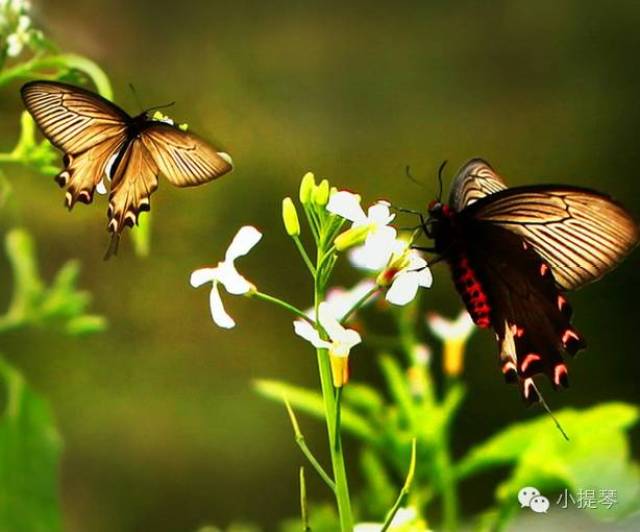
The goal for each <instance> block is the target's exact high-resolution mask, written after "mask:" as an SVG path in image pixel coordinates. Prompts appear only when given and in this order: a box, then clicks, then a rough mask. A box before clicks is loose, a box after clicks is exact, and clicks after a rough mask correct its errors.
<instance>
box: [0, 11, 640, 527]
mask: <svg viewBox="0 0 640 532" xmlns="http://www.w3.org/2000/svg"><path fill="white" fill-rule="evenodd" d="M34 4H35V10H36V21H37V22H38V23H39V24H40V25H41V26H42V27H44V29H45V30H46V31H47V32H48V33H49V35H50V36H51V38H52V39H53V40H54V41H55V42H57V43H58V44H59V45H60V47H61V48H62V49H63V50H68V51H77V52H79V53H82V54H84V55H87V56H89V57H91V58H93V59H95V60H96V61H97V62H98V63H99V64H101V65H102V66H103V67H104V68H105V70H106V71H107V73H108V74H109V75H110V77H111V79H112V81H113V83H114V87H115V89H116V101H117V102H118V103H119V104H121V105H123V106H124V107H125V108H126V109H128V110H129V111H130V112H137V104H136V102H135V99H134V98H133V96H132V95H131V93H130V91H129V89H128V87H127V84H128V83H130V82H131V83H133V84H134V85H135V86H136V88H137V90H138V92H139V94H140V96H141V98H142V100H143V102H144V104H145V105H153V104H159V103H164V102H168V101H173V100H175V101H176V102H177V103H176V105H175V107H174V108H172V109H171V110H170V114H171V116H172V117H174V118H175V119H176V120H177V121H180V122H188V123H189V124H190V126H191V128H192V129H193V130H194V131H197V132H200V133H201V134H202V135H204V136H205V137H207V138H210V139H212V140H214V141H216V142H217V143H218V144H219V145H220V146H221V147H224V148H225V149H226V150H227V151H229V152H230V153H231V154H232V155H233V157H234V160H235V162H236V164H237V169H236V170H235V171H234V173H233V174H231V175H229V176H226V177H224V178H223V179H221V180H219V181H217V182H215V183H212V184H210V185H208V186H204V187H199V188H197V189H187V190H177V189H173V188H172V187H171V186H169V185H168V184H167V183H166V182H163V183H161V186H160V189H159V190H158V192H157V193H156V194H155V195H154V196H153V207H154V219H153V243H152V253H151V256H150V257H149V258H147V259H139V258H136V257H135V256H134V255H133V253H132V250H131V248H130V246H129V245H128V243H127V242H125V243H124V245H123V246H122V247H121V251H120V255H119V256H118V257H117V259H116V260H111V261H109V262H106V263H105V262H103V261H102V255H103V252H104V249H105V247H106V243H107V235H106V232H105V209H106V205H105V202H104V200H103V199H102V198H100V199H99V200H98V201H96V202H95V203H97V205H95V204H94V205H93V206H90V207H85V206H83V205H79V206H78V207H77V208H76V209H74V212H73V213H72V214H69V213H67V212H66V210H65V209H63V207H62V199H63V198H62V194H61V192H60V191H59V190H58V188H57V187H56V186H55V184H54V183H53V181H52V180H50V179H47V178H42V177H41V176H39V175H36V174H29V172H27V171H24V170H13V171H11V172H8V174H7V175H8V177H9V178H10V180H11V182H12V184H13V186H14V191H15V194H16V195H17V196H19V197H20V198H21V201H20V202H19V203H20V205H21V207H20V208H18V207H14V209H16V210H15V212H12V213H11V218H12V219H15V218H14V217H16V216H17V218H18V219H19V221H20V222H21V223H22V224H23V225H24V226H26V227H27V228H29V229H30V230H31V231H32V232H33V234H34V236H35V237H36V239H37V241H38V243H39V246H40V247H39V254H40V258H41V262H42V265H43V269H44V274H45V276H46V275H50V274H52V273H53V272H54V271H56V269H57V268H58V267H59V266H60V264H61V263H62V262H64V261H65V260H66V259H67V258H69V257H78V258H79V259H80V260H81V261H82V265H83V273H82V278H81V283H80V284H81V286H82V287H84V288H87V289H89V290H90V291H91V292H92V293H93V294H94V296H95V297H94V304H93V307H92V308H93V310H94V311H95V312H99V313H102V314H104V315H106V316H107V317H108V319H109V321H110V328H109V331H108V332H107V333H105V334H100V335H96V336H93V337H91V338H90V339H74V338H68V337H66V336H63V335H58V334H56V333H53V332H51V331H42V332H39V333H29V334H24V333H14V334H12V335H10V336H5V337H4V344H3V345H2V351H3V352H4V353H5V354H7V355H9V357H10V360H11V361H12V362H13V363H14V364H16V365H17V366H19V367H20V368H21V369H22V370H23V371H24V372H25V374H26V376H27V378H28V379H29V380H30V382H31V383H32V385H33V386H34V387H35V388H36V389H38V390H39V391H40V392H42V393H43V394H44V395H45V396H47V397H48V398H49V399H50V400H51V402H52V404H53V408H54V411H55V414H56V416H57V420H58V423H59V426H60V429H61V432H62V434H63V436H64V440H65V452H64V457H63V464H62V494H63V504H64V512H65V523H66V526H67V529H68V530H70V531H86V530H91V531H93V532H102V531H113V530H132V531H133V530H135V531H143V530H144V531H146V530H167V531H174V530H175V531H184V530H192V529H194V528H195V527H197V526H198V525H200V524H202V523H206V522H209V523H216V524H218V525H222V526H224V525H226V524H228V523H230V522H232V521H237V520H238V519H241V520H245V521H251V522H255V523H259V524H260V525H261V526H263V527H265V528H267V529H269V528H273V527H274V526H275V523H276V522H278V521H279V520H280V519H282V518H283V517H285V516H295V515H296V514H297V511H298V502H297V466H298V465H299V464H300V463H302V458H301V456H300V455H299V452H298V449H297V447H296V446H295V443H294V441H293V438H292V434H291V429H290V426H289V424H288V420H287V418H286V415H285V413H284V411H283V409H282V408H281V407H280V406H278V405H276V404H272V403H269V402H267V401H265V400H264V399H262V398H260V397H258V396H257V395H256V394H255V392H254V391H253V390H252V381H253V380H254V379H257V378H263V377H268V378H281V379H286V380H289V381H292V382H295V383H298V384H302V385H308V386H315V385H316V368H315V357H314V356H313V355H312V353H311V352H310V351H309V350H308V349H306V346H305V345H304V344H303V343H302V341H301V340H299V339H298V338H295V337H294V336H293V335H292V334H291V321H290V318H289V316H287V315H284V314H282V313H279V312H275V311H274V309H273V308H270V307H269V306H266V305H263V304H261V303H259V302H252V301H247V300H244V299H242V298H235V299H227V301H228V303H227V304H228V307H229V310H230V312H231V313H232V315H233V316H234V317H235V318H236V320H237V322H238V324H239V325H238V327H237V328H236V329H234V330H232V331H223V330H220V329H217V328H215V327H214V326H213V324H212V322H211V320H210V318H209V314H208V303H207V291H206V289H201V290H194V289H192V288H191V287H190V286H189V285H188V277H189V273H190V272H191V270H193V269H195V268H196V267H199V266H201V265H203V264H207V263H211V262H214V261H216V260H218V258H219V257H221V254H222V253H223V252H224V249H225V248H226V246H227V243H228V242H229V240H230V238H231V237H232V236H233V234H234V233H235V231H236V230H237V228H238V227H239V226H240V225H242V224H247V223H251V224H255V225H257V226H258V227H260V228H261V229H262V230H263V231H264V233H265V237H264V239H263V241H262V242H261V244H260V245H259V247H258V248H257V250H256V252H255V253H253V254H252V255H251V256H249V257H247V258H246V259H243V263H242V271H243V272H245V273H246V274H247V276H249V277H250V278H251V279H252V280H253V281H254V282H255V283H256V284H257V285H258V286H259V287H260V288H261V289H263V290H264V291H267V292H271V293H274V294H279V295H282V296H285V297H286V298H288V299H290V300H291V301H292V302H294V303H295V304H297V305H299V306H301V307H306V306H307V305H308V303H309V302H310V288H311V287H310V284H309V280H308V279H307V278H306V276H305V271H304V269H303V268H302V267H300V264H299V258H298V256H297V254H296V252H295V250H294V248H293V246H292V245H291V243H290V241H289V240H288V239H287V238H286V236H285V235H284V233H283V231H282V229H281V221H280V201H281V198H282V197H283V196H285V195H294V194H295V193H296V191H297V185H298V182H299V179H300V177H301V176H302V175H303V173H304V172H306V171H307V170H313V171H314V172H315V173H316V175H317V176H318V177H322V178H324V177H326V178H328V179H329V180H330V181H331V182H332V183H333V184H336V185H338V186H340V187H345V188H350V189H354V190H357V191H358V192H360V193H361V194H362V195H363V197H364V198H365V200H366V201H373V200H374V199H377V198H380V197H384V198H387V199H390V200H391V201H393V202H394V203H395V204H398V205H404V206H407V207H412V208H418V209H425V207H426V204H427V202H428V201H429V200H430V199H431V198H432V197H433V196H434V194H435V193H436V190H437V187H436V179H435V175H436V169H437V167H438V166H439V164H440V163H441V162H442V161H443V160H444V159H448V160H449V161H450V163H449V167H448V169H447V177H448V178H449V179H450V176H451V175H452V173H453V171H454V170H455V169H456V168H457V167H459V166H460V165H461V164H463V163H464V162H465V160H466V159H468V158H470V157H472V156H483V157H485V158H486V159H487V160H489V161H490V162H492V163H493V165H494V166H495V167H496V168H497V170H498V171H499V172H500V173H502V174H503V175H504V176H505V177H506V178H507V180H508V182H509V183H510V184H512V185H522V184H526V183H541V182H562V183H569V184H576V185H586V186H591V187H594V188H597V189H601V190H604V191H607V192H609V193H610V194H612V195H613V196H614V197H616V198H618V199H620V200H622V201H623V202H624V203H625V204H626V205H627V206H628V207H629V209H630V210H631V211H632V212H634V213H635V214H636V215H640V196H639V194H640V174H639V169H640V150H639V149H638V147H639V145H638V142H639V141H638V138H639V136H638V127H639V124H640V106H639V105H638V95H639V94H640V69H639V68H638V63H637V57H638V50H639V49H640V33H639V32H638V31H637V30H638V27H640V4H638V2H634V1H632V0H629V1H617V2H614V3H605V2H597V1H592V2H586V1H582V0H573V1H566V0H553V1H547V0H543V1H539V2H529V1H524V0H505V1H496V2H491V3H488V2H478V1H457V2H394V3H389V2H371V1H369V2H352V3H349V5H345V3H344V2H329V1H323V2H287V1H272V2H256V1H236V2H211V1H204V0H192V1H189V2H174V1H170V0H156V1H153V2H151V1H148V2H143V1H132V0H126V1H125V0H84V1H82V2H78V1H73V0H55V2H54V1H50V2H44V1H40V2H38V1H35V2H34ZM18 88H19V86H18V85H17V84H16V85H15V87H13V88H12V89H11V90H6V91H4V92H3V93H2V95H0V110H1V111H0V112H1V116H2V120H1V121H0V133H1V135H0V138H1V139H2V146H0V148H2V149H8V148H10V147H11V146H12V145H13V139H15V135H16V134H17V127H18V116H19V113H20V110H21V103H20V100H19V95H18ZM407 164H410V165H411V167H412V169H413V173H414V175H415V176H416V177H417V178H419V179H420V180H422V181H424V182H425V187H422V188H421V187H419V186H417V185H415V184H414V183H412V182H411V181H409V180H408V179H407V178H406V177H405V174H404V167H405V165H407ZM17 209H19V210H17ZM2 223H3V224H4V225H5V226H6V224H7V219H5V220H3V222H2ZM639 266H640V254H639V253H635V254H634V255H632V256H631V257H630V258H629V259H628V260H627V261H626V263H625V264H623V265H622V266H621V267H620V268H619V269H618V270H617V271H616V272H615V273H613V274H612V275H610V276H608V277H606V278H605V279H603V280H602V281H600V282H598V283H596V284H595V285H592V286H589V287H588V288H586V289H584V290H582V291H579V292H578V293H576V294H574V295H573V296H572V298H571V300H572V303H573V306H574V309H575V310H576V317H575V323H576V324H577V326H578V327H579V329H580V330H582V331H583V332H584V333H585V335H586V336H587V339H588V342H589V349H588V350H587V351H586V352H585V353H584V354H583V355H581V356H580V357H579V359H578V360H577V361H576V362H575V363H574V364H573V365H572V368H571V378H572V387H571V389H570V390H569V391H567V392H564V393H558V394H555V393H552V392H549V393H548V397H547V399H548V400H549V402H550V403H551V404H552V406H553V407H554V408H556V409H557V408H560V407H562V406H587V405H592V404H595V403H597V402H601V401H605V400H614V399H620V400H625V401H630V402H634V403H637V402H638V401H639V400H640V392H639V388H638V376H639V375H640V357H638V348H637V332H638V319H639V317H640V313H639V312H638V297H639V296H640V289H639V288H638V287H639V286H640V268H639ZM0 272H2V273H1V275H2V279H3V280H2V282H1V294H2V302H5V301H6V299H7V298H8V286H9V283H10V281H9V279H8V278H7V274H8V265H7V263H6V259H4V258H2V259H0ZM434 274H435V279H436V280H435V284H434V288H433V289H432V290H430V291H429V293H428V294H426V296H425V304H426V306H427V307H428V308H430V309H436V310H438V311H440V312H442V313H445V314H450V315H453V314H455V313H457V312H458V310H459V307H460V303H459V301H458V299H457V296H456V294H455V292H454V290H453V286H452V283H451V281H450V279H449V276H448V272H447V271H446V269H445V268H444V267H442V266H437V267H435V268H434ZM356 279H357V275H356V274H355V273H354V272H352V271H350V270H349V268H347V267H345V268H342V269H341V270H340V274H339V280H340V281H341V282H344V283H345V284H350V283H351V282H353V281H355V280H356ZM425 333H426V331H425ZM436 354H437V353H436ZM436 361H437V358H436ZM353 362H354V367H353V373H354V378H355V379H362V380H368V381H372V382H377V381H378V380H379V375H378V374H377V369H376V366H375V364H374V363H373V354H372V353H369V352H367V351H366V350H360V351H358V352H357V353H355V355H354V357H353ZM465 379H466V381H467V383H468V390H469V393H468V400H467V401H466V404H465V406H464V408H463V410H462V414H461V416H460V417H459V419H458V420H457V428H456V437H455V438H454V445H455V447H456V451H457V452H458V453H462V452H463V451H464V450H465V449H466V448H468V447H469V446H470V445H471V444H473V443H474V442H477V441H479V440H480V439H482V438H484V437H486V436H488V435H490V434H491V433H492V432H494V431H495V430H497V429H498V428H500V427H503V426H505V425H507V424H509V423H511V422H513V421H516V420H523V419H529V418H530V417H531V416H533V415H534V414H536V412H535V411H532V410H526V409H525V408H524V407H523V406H522V404H521V403H520V401H519V398H518V396H517V392H516V390H515V389H513V388H510V387H505V386H504V384H503V383H502V379H501V376H500V375H499V372H498V371H497V366H496V354H495V346H494V343H493V341H492V335H491V334H489V333H486V332H480V333H478V334H477V335H476V336H475V337H474V339H473V341H472V343H471V348H470V352H469V354H468V357H467V361H466V369H465ZM321 429H322V427H321V425H320V424H319V423H317V422H315V421H313V420H308V419H305V420H304V430H305V433H306V435H307V438H308V439H309V440H310V441H311V446H312V447H313V448H315V449H323V448H324V444H325V440H324V438H325V437H324V434H323V432H322V430H321ZM634 436H635V438H636V440H635V441H636V445H635V449H636V456H637V454H638V453H637V450H638V445H637V436H638V434H637V432H636V433H635V434H634ZM352 465H353V466H354V467H353V471H352V476H353V478H354V481H353V482H354V484H355V485H357V475H358V472H357V465H356V461H355V460H352ZM495 480H496V478H493V477H486V478H483V479H481V480H480V481H476V483H475V484H473V485H468V486H466V491H463V501H464V507H465V509H466V510H467V512H468V513H470V512H472V511H474V510H477V509H479V508H481V507H485V506H486V505H487V504H488V503H489V501H490V500H491V499H492V490H493V486H494V483H495ZM314 486H315V485H314V484H311V488H312V489H313V487H314ZM322 493H325V492H324V490H322V489H321V488H318V489H317V490H315V493H314V497H315V498H316V499H317V498H321V496H317V495H315V494H322Z"/></svg>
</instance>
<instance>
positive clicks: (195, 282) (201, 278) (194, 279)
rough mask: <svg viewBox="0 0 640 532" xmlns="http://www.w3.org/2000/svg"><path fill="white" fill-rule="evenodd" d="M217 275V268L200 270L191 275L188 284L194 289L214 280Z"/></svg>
mask: <svg viewBox="0 0 640 532" xmlns="http://www.w3.org/2000/svg"><path fill="white" fill-rule="evenodd" d="M217 275H218V268H200V269H199V270H196V271H194V272H192V273H191V278H190V279H189V283H190V284H191V286H193V287H194V288H198V287H199V286H202V285H203V284H204V283H208V282H210V281H213V280H215V279H216V277H217Z"/></svg>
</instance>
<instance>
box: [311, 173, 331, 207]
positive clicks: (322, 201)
mask: <svg viewBox="0 0 640 532" xmlns="http://www.w3.org/2000/svg"><path fill="white" fill-rule="evenodd" d="M313 202H314V203H315V204H316V205H318V206H320V207H324V206H325V205H326V204H327V203H329V181H327V180H326V179H323V180H322V181H321V182H320V184H319V185H318V186H317V187H316V188H315V190H314V191H313Z"/></svg>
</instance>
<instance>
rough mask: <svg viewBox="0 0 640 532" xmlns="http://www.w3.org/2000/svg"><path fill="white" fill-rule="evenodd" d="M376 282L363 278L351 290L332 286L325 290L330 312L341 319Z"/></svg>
mask: <svg viewBox="0 0 640 532" xmlns="http://www.w3.org/2000/svg"><path fill="white" fill-rule="evenodd" d="M375 286H376V283H375V282H374V281H373V280H371V279H365V280H364V281H360V282H359V283H358V284H357V285H355V286H354V287H353V288H351V290H345V289H344V288H332V289H331V290H329V291H328V292H327V298H326V302H327V303H328V304H329V306H330V307H331V312H332V314H333V315H334V316H335V317H336V318H337V319H338V320H340V321H342V320H343V319H344V318H345V316H346V315H347V312H349V311H350V310H351V309H352V308H353V306H354V305H355V304H356V303H357V302H358V301H360V300H361V299H362V298H363V297H364V296H366V295H367V294H368V293H369V292H371V290H373V288H374V287H375Z"/></svg>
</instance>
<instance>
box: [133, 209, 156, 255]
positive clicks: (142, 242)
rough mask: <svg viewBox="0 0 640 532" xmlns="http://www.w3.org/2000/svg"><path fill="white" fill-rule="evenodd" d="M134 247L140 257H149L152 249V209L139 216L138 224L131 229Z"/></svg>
mask: <svg viewBox="0 0 640 532" xmlns="http://www.w3.org/2000/svg"><path fill="white" fill-rule="evenodd" d="M131 238H132V242H133V249H134V251H135V253H136V255H138V257H148V256H149V252H150V251H151V211H149V212H146V213H145V215H144V216H140V217H139V218H138V225H137V226H135V227H134V228H133V231H131Z"/></svg>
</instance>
